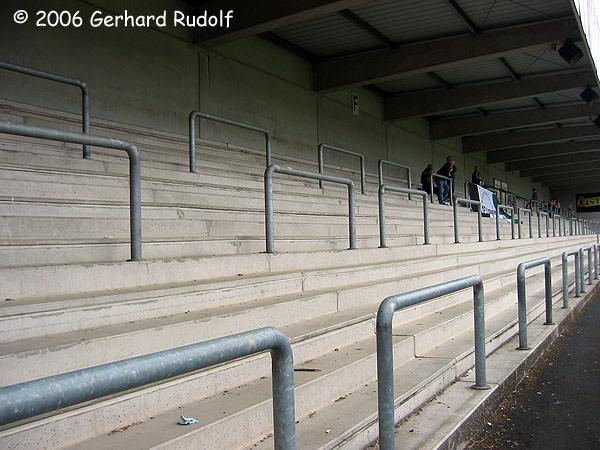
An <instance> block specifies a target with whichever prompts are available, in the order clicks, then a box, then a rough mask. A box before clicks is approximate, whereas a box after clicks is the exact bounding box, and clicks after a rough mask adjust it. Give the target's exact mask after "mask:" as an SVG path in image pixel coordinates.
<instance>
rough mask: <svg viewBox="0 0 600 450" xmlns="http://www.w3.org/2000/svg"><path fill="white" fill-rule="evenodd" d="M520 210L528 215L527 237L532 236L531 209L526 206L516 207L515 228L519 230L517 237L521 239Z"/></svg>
mask: <svg viewBox="0 0 600 450" xmlns="http://www.w3.org/2000/svg"><path fill="white" fill-rule="evenodd" d="M521 211H522V212H524V213H527V214H528V215H529V239H531V238H532V237H533V234H532V233H531V210H530V209H527V208H517V229H518V231H519V239H522V235H521Z"/></svg>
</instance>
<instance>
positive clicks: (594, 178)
mask: <svg viewBox="0 0 600 450" xmlns="http://www.w3.org/2000/svg"><path fill="white" fill-rule="evenodd" d="M599 181H600V175H591V176H589V177H585V178H581V180H580V181H576V182H575V183H573V177H572V176H563V177H555V178H546V179H545V180H543V181H541V183H543V184H545V185H547V186H562V187H563V189H564V188H567V189H571V186H573V185H576V186H581V185H587V184H590V185H593V186H594V185H595V186H596V189H595V190H597V189H598V188H597V186H598V182H599Z"/></svg>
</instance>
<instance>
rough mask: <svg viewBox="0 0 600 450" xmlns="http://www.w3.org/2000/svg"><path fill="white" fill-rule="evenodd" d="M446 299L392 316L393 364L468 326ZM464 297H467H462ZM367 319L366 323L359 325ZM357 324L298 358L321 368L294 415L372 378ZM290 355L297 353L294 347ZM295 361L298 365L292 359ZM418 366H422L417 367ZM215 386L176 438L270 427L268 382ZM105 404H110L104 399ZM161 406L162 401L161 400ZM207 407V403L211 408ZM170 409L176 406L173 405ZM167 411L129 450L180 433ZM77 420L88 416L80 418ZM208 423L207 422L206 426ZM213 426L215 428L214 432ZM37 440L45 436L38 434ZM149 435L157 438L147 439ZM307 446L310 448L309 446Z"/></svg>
mask: <svg viewBox="0 0 600 450" xmlns="http://www.w3.org/2000/svg"><path fill="white" fill-rule="evenodd" d="M507 277H509V274H506V275H505V276H504V278H507ZM535 277H536V276H531V277H530V289H533V288H534V287H535V286H537V285H540V286H542V285H543V280H542V278H541V277H539V276H537V278H538V280H536V281H535V283H531V278H535ZM513 278H514V277H513ZM500 284H501V283H500ZM499 291H502V292H499V293H498V294H499V295H498V296H497V298H496V299H494V298H492V297H493V296H492V295H490V294H489V293H488V313H489V312H490V311H491V310H492V308H491V305H493V304H496V303H497V304H498V305H500V302H505V303H506V302H508V303H513V302H514V298H513V292H512V291H513V289H512V288H511V289H508V288H507V287H506V286H505V287H504V288H499ZM463 294H464V293H463ZM450 297H454V299H453V302H450V303H451V304H450V306H449V307H447V308H446V309H445V311H446V312H445V313H444V315H443V316H440V315H439V314H437V311H435V310H432V309H431V308H432V306H434V305H436V302H430V303H428V304H423V305H419V307H417V308H416V309H415V311H414V312H413V314H410V313H409V314H405V315H404V317H400V315H398V316H399V317H398V320H397V321H396V322H397V323H396V330H397V332H400V331H398V330H402V331H401V333H402V334H403V335H406V334H408V336H405V337H398V338H397V344H396V358H397V359H396V361H397V362H398V364H399V365H404V364H411V363H412V361H414V360H415V359H414V358H415V354H414V352H415V350H414V347H413V346H414V344H413V339H417V341H420V340H423V344H422V345H420V347H419V351H420V350H422V349H426V348H428V346H431V345H433V344H432V343H434V342H435V341H436V340H437V339H438V338H439V336H440V333H441V335H444V336H445V335H446V334H447V331H448V325H447V324H448V323H449V322H451V321H454V322H455V327H454V329H456V330H458V332H459V333H460V332H462V331H463V330H464V329H465V325H466V326H467V327H468V326H469V321H470V320H472V318H471V315H472V312H471V311H470V309H471V308H470V299H468V300H466V301H465V296H464V295H462V296H460V295H453V296H450ZM466 297H467V298H468V295H467V296H466ZM444 300H448V299H444ZM444 300H442V301H441V302H442V303H443V302H444ZM437 305H439V303H437ZM446 306H448V305H446ZM427 309H429V314H428V315H426V316H425V318H426V320H429V325H431V326H429V327H428V326H424V325H423V321H424V317H423V313H426V314H427V311H426V310H427ZM417 310H421V311H417ZM451 311H453V312H451ZM513 315H514V311H513ZM415 316H416V317H418V319H417V320H412V322H411V317H412V318H413V319H414V317H415ZM372 317H373V316H372V314H371V315H370V318H372ZM440 318H441V322H440ZM403 319H404V320H403ZM367 323H368V326H366V327H365V325H366V324H367ZM436 324H437V325H436ZM444 324H446V325H444ZM362 328H363V335H364V333H369V334H368V335H367V336H366V338H364V337H363V338H362V339H361V338H358V339H357V340H356V341H355V342H354V343H353V344H351V345H349V346H346V347H335V348H334V349H333V350H330V353H331V354H328V355H324V356H322V357H316V358H315V357H313V359H311V360H307V361H304V360H303V359H301V360H302V361H304V364H300V366H302V365H304V366H309V367H318V368H320V369H321V372H319V373H318V374H316V375H313V374H305V373H302V372H301V373H297V376H296V386H297V388H296V395H297V410H298V417H299V418H301V417H305V416H307V415H308V414H311V411H316V409H315V408H319V407H321V406H327V405H328V403H329V402H334V400H336V399H338V401H341V400H345V399H346V398H349V396H348V391H349V390H355V389H356V388H359V387H361V386H362V385H363V383H368V382H369V381H371V380H373V379H374V376H375V374H374V370H373V368H374V353H373V350H374V347H373V337H372V325H371V323H370V320H363V325H362ZM432 333H433V334H432ZM288 334H289V333H288ZM354 337H355V338H356V337H357V336H356V335H355V336H354ZM338 342H342V343H343V342H345V343H347V342H348V336H345V338H344V340H343V341H338ZM428 343H429V344H428ZM331 345H334V343H332V344H331ZM336 349H337V351H336ZM295 354H296V355H297V354H298V352H297V351H296V348H295ZM307 356H308V355H307ZM336 356H338V358H336ZM419 356H421V355H419V354H418V353H417V360H418V357H419ZM429 360H436V361H441V359H440V358H439V357H438V358H434V359H431V358H430V359H429ZM403 363H404V364H403ZM297 365H299V364H298V358H297ZM419 366H420V367H421V368H422V365H419ZM265 369H267V370H268V366H267V367H265ZM401 370H402V369H401ZM267 373H268V372H267ZM344 373H347V375H345V376H344ZM418 373H419V375H422V374H423V372H422V370H421V369H419V372H418ZM351 374H352V375H351ZM453 376H454V374H453ZM361 377H362V378H361ZM419 378H420V377H419ZM334 380H335V382H334ZM196 383H198V380H196ZM332 383H333V384H332ZM188 389H190V390H191V391H194V392H195V391H196V389H193V388H192V387H191V386H188ZM221 389H225V391H224V392H223V391H221V392H222V393H221V394H217V395H216V396H214V397H213V398H208V399H206V400H201V401H199V402H196V404H191V405H186V406H185V407H184V409H185V414H187V415H194V416H195V417H198V416H199V417H200V418H201V423H202V424H204V425H205V426H206V428H203V429H201V430H198V431H193V432H192V433H189V435H187V436H185V437H180V438H179V439H180V440H181V439H201V440H200V442H203V443H204V445H211V448H232V445H233V443H234V442H235V440H236V439H237V443H236V445H239V444H240V442H241V441H240V438H242V439H246V440H247V439H248V436H249V435H250V434H251V433H255V434H254V437H260V436H256V432H257V431H256V430H257V428H262V429H266V430H268V429H269V427H270V426H271V425H270V423H271V422H270V412H269V408H270V407H269V402H268V401H267V400H266V398H268V396H269V388H268V380H258V381H255V382H251V383H250V384H249V385H243V386H241V387H239V388H235V387H234V388H232V389H227V386H224V387H223V386H221ZM400 392H402V391H400ZM257 393H260V397H259V399H260V398H262V397H265V400H263V401H260V402H259V399H257ZM152 394H154V393H151V394H150V395H152ZM163 394H164V392H163ZM154 395H156V394H154ZM159 395H160V394H159ZM125 401H126V400H125ZM108 402H109V403H110V401H108ZM257 402H258V403H257ZM335 403H337V402H335ZM161 404H163V405H164V403H161ZM175 404H177V403H175ZM211 405H212V406H213V407H212V408H211ZM217 405H218V406H217ZM110 406H111V405H108V407H110ZM120 407H121V408H123V404H121V405H120ZM113 408H114V406H113ZM248 408H249V409H248ZM222 410H225V411H226V412H227V413H228V414H229V416H228V417H227V418H225V419H222V417H223V416H222V415H221V411H222ZM175 411H178V410H177V409H176V410H175ZM234 411H239V412H238V414H233V412H234ZM88 412H89V411H88ZM173 413H174V411H173V410H170V411H167V412H165V413H162V414H159V415H156V416H152V417H155V419H151V420H149V421H148V422H147V423H145V424H135V425H134V426H133V427H132V430H136V429H137V431H134V432H133V435H134V436H135V439H136V442H138V444H132V445H134V448H146V447H147V446H149V442H152V443H153V444H154V445H156V444H157V443H159V442H165V441H167V438H169V437H176V436H177V435H179V434H181V433H179V431H187V430H181V429H179V430H177V428H176V427H174V426H172V425H171V424H172V423H173V420H172V417H171V416H172V415H173ZM180 413H181V411H180ZM249 413H251V414H252V416H253V420H252V426H251V429H248V427H247V426H246V425H244V422H245V421H246V420H247V418H248V417H247V416H248V414H249ZM83 414H85V412H83ZM151 414H153V413H151ZM313 416H314V414H313ZM138 417H139V416H138ZM63 420H64V421H63V422H62V423H60V425H59V427H60V428H62V427H68V424H67V423H66V421H68V420H69V418H68V417H64V418H63ZM80 420H81V419H80ZM83 420H89V419H87V418H86V419H83ZM213 421H214V422H213ZM208 422H213V423H212V424H209V423H208ZM301 423H302V422H301ZM121 425H122V422H121ZM148 425H149V426H150V428H152V429H154V430H155V431H158V430H160V433H158V435H157V433H154V432H152V431H151V430H149V429H148ZM223 426H233V429H234V430H236V431H235V432H232V433H229V435H228V436H224V433H222V427H223ZM71 427H73V425H71ZM138 427H139V428H138ZM116 428H119V423H117V424H116ZM165 428H166V429H165ZM218 430H221V431H220V432H219V431H218ZM28 431H29V433H28V434H29V436H32V435H33V438H34V439H35V437H36V436H38V434H39V431H35V432H33V433H32V430H31V429H29V430H28ZM108 431H110V430H107V431H106V432H108ZM138 432H142V435H143V436H145V438H144V439H141V440H138V439H139V436H140V434H139V433H138ZM173 433H175V435H173ZM249 433H250V434H249ZM84 434H85V433H84ZM199 434H200V435H202V437H199V436H198V435H199ZM227 434H228V433H225V435H227ZM190 435H191V436H190ZM42 436H43V435H42ZM131 437H132V436H131V433H129V432H123V433H114V434H111V436H109V437H106V436H100V438H99V439H98V440H97V441H96V442H86V443H85V448H106V445H107V442H109V443H111V445H117V447H119V446H120V445H122V444H121V443H120V442H123V441H121V439H120V438H125V439H131ZM0 439H1V438H0ZM12 439H14V436H12V437H11V440H12ZM42 439H46V438H44V437H42ZM107 439H108V441H107ZM152 439H155V440H156V439H159V440H158V441H152ZM223 439H225V441H223ZM227 439H230V440H227ZM9 442H10V441H9ZM196 442H198V441H196ZM208 442H210V444H207V443H208ZM246 442H247V441H246ZM41 443H42V442H40V444H41ZM136 445H141V447H137V446H136ZM164 445H168V447H169V448H180V447H178V445H184V446H186V445H187V446H189V445H192V446H193V445H194V444H191V443H190V441H189V440H186V441H185V443H183V444H182V443H181V442H180V441H176V442H168V443H165V444H164ZM196 445H197V444H196ZM44 446H45V447H48V446H49V447H52V446H51V443H50V444H49V443H48V442H47V441H44ZM308 448H311V447H310V446H309V447H308Z"/></svg>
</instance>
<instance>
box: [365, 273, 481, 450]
mask: <svg viewBox="0 0 600 450" xmlns="http://www.w3.org/2000/svg"><path fill="white" fill-rule="evenodd" d="M470 287H472V288H473V303H474V325H475V326H474V340H475V385H474V386H473V388H474V389H482V390H483V389H489V386H488V385H487V384H486V369H485V365H486V364H485V295H484V290H483V282H482V281H481V277H479V276H478V275H473V276H470V277H465V278H461V279H458V280H455V281H449V282H446V283H441V284H438V285H435V286H430V287H426V288H423V289H419V290H416V291H411V292H407V293H404V294H399V295H394V296H391V297H388V298H386V299H385V300H384V301H383V302H382V303H381V305H379V309H378V311H377V325H376V332H377V397H378V408H379V448H380V449H382V450H393V449H394V448H395V443H394V440H395V439H394V438H395V436H394V434H395V433H394V425H395V421H394V404H395V396H394V348H393V347H394V342H393V336H392V320H393V318H394V313H395V312H396V311H398V310H402V309H404V308H408V307H410V306H413V305H417V304H419V303H422V302H426V301H428V300H432V299H435V298H438V297H441V296H443V295H448V294H452V293H453V292H457V291H461V290H463V289H467V288H470Z"/></svg>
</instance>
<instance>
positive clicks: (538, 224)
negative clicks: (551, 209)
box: [537, 209, 542, 238]
mask: <svg viewBox="0 0 600 450" xmlns="http://www.w3.org/2000/svg"><path fill="white" fill-rule="evenodd" d="M537 229H538V238H541V237H542V212H541V211H540V210H539V209H538V212H537Z"/></svg>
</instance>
